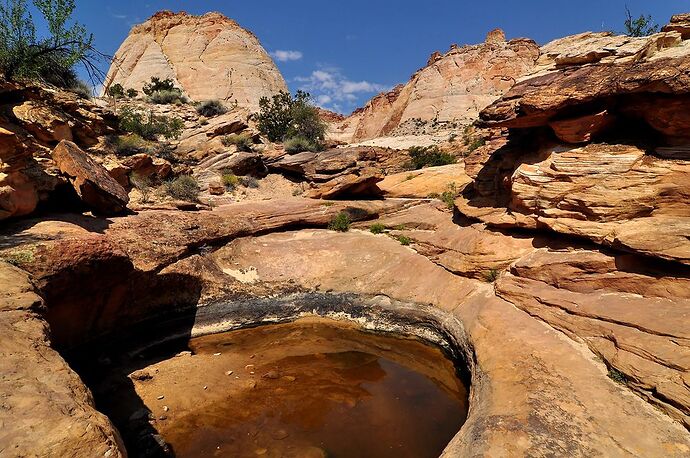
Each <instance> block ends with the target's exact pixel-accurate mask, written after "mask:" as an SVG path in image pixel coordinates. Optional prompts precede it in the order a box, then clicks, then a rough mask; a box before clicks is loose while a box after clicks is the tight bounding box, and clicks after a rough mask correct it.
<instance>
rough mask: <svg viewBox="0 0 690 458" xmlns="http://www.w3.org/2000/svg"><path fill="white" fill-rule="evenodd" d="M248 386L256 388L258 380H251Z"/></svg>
mask: <svg viewBox="0 0 690 458" xmlns="http://www.w3.org/2000/svg"><path fill="white" fill-rule="evenodd" d="M247 386H248V387H249V388H252V389H254V388H256V381H255V380H250V381H249V383H247Z"/></svg>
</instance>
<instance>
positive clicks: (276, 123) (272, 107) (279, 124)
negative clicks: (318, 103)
mask: <svg viewBox="0 0 690 458" xmlns="http://www.w3.org/2000/svg"><path fill="white" fill-rule="evenodd" d="M259 108H260V111H259V113H258V114H257V115H256V120H257V125H258V127H259V131H261V133H262V134H264V135H266V137H268V139H269V140H270V141H272V142H277V141H283V140H286V139H288V138H292V137H302V138H305V139H307V140H308V141H310V142H311V143H312V144H314V145H318V146H320V145H321V144H322V142H323V140H324V138H325V135H326V124H325V123H324V122H323V120H322V119H321V115H320V114H319V109H318V108H316V107H315V106H314V105H313V104H312V103H311V96H310V95H309V94H308V93H306V92H303V91H297V93H296V94H295V96H294V98H293V97H292V95H290V93H288V92H285V91H281V92H280V93H278V94H276V95H274V96H273V97H272V98H271V99H269V98H268V97H262V98H261V99H260V100H259Z"/></svg>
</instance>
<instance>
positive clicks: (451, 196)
mask: <svg viewBox="0 0 690 458" xmlns="http://www.w3.org/2000/svg"><path fill="white" fill-rule="evenodd" d="M458 194H459V192H458V187H457V186H456V185H455V183H454V182H453V183H448V184H447V185H446V190H445V191H443V192H442V193H441V196H440V199H441V200H442V201H443V203H444V204H446V207H448V209H449V210H452V209H453V208H455V198H456V197H458Z"/></svg>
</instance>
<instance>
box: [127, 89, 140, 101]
mask: <svg viewBox="0 0 690 458" xmlns="http://www.w3.org/2000/svg"><path fill="white" fill-rule="evenodd" d="M125 94H127V97H129V98H130V99H134V98H136V97H137V96H138V95H139V91H137V90H136V89H127V90H126V91H125Z"/></svg>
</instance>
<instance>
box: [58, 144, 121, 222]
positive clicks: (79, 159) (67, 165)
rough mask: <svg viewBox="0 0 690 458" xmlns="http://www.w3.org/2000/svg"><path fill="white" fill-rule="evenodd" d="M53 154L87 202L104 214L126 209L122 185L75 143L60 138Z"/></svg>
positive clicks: (80, 195)
mask: <svg viewBox="0 0 690 458" xmlns="http://www.w3.org/2000/svg"><path fill="white" fill-rule="evenodd" d="M52 157H53V160H54V161H55V164H56V165H57V167H58V169H59V170H60V172H61V173H62V174H63V175H65V176H66V177H67V178H68V179H69V181H70V183H71V184H72V186H73V187H74V190H75V191H76V192H77V195H79V197H80V198H81V200H82V201H83V202H84V203H85V204H86V205H88V206H89V207H91V208H93V209H94V210H95V211H97V212H99V213H102V214H107V215H109V214H117V213H121V212H123V211H124V210H125V209H126V208H127V203H128V202H129V196H127V192H126V191H125V190H124V188H123V187H122V186H121V185H120V184H119V183H118V182H117V181H116V180H115V179H114V178H113V177H112V176H110V174H109V173H108V171H107V170H106V169H105V167H103V166H102V165H100V164H98V163H97V162H96V161H94V160H93V159H92V158H91V157H90V156H89V155H88V154H86V153H85V152H83V151H82V150H81V149H79V147H78V146H77V145H75V144H74V143H72V142H70V141H67V140H63V141H61V142H60V143H59V144H58V146H56V147H55V149H54V150H53V153H52Z"/></svg>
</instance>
